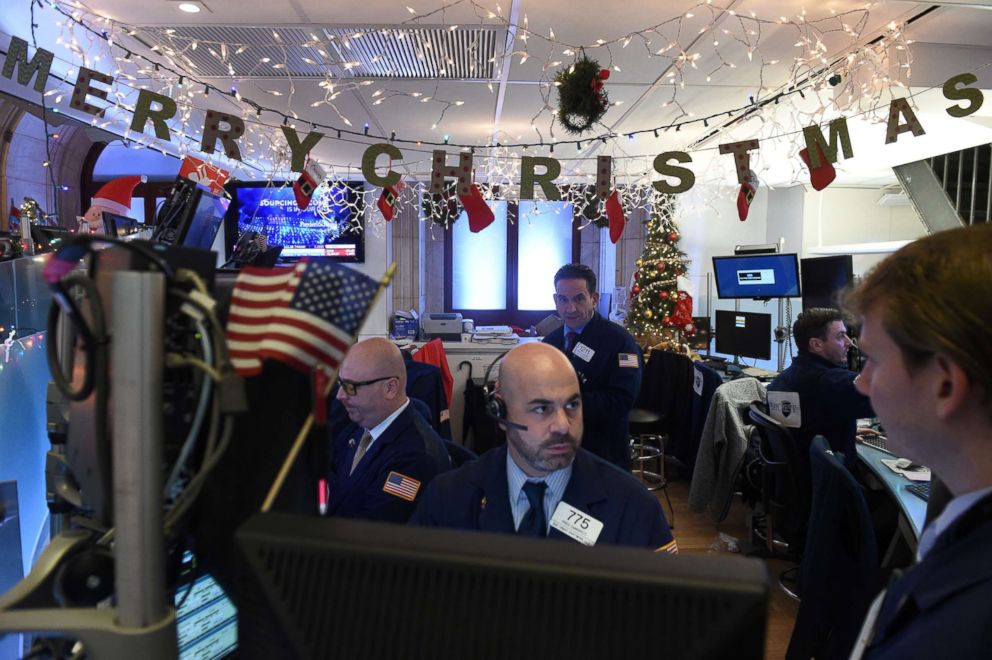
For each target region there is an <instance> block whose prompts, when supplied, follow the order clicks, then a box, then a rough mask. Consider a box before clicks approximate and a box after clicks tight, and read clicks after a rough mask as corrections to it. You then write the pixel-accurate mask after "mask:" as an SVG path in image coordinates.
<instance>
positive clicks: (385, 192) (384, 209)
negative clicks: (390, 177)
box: [376, 181, 406, 222]
mask: <svg viewBox="0 0 992 660" xmlns="http://www.w3.org/2000/svg"><path fill="white" fill-rule="evenodd" d="M404 188H406V184H405V183H403V182H402V181H400V182H398V183H397V184H396V185H395V186H386V187H385V188H383V189H382V194H381V195H379V201H378V202H376V206H378V207H379V211H380V212H381V213H382V217H383V218H385V219H386V222H389V221H390V220H392V219H393V216H395V215H396V200H398V199H399V198H400V193H402V192H403V189H404Z"/></svg>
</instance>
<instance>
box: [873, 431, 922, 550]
mask: <svg viewBox="0 0 992 660" xmlns="http://www.w3.org/2000/svg"><path fill="white" fill-rule="evenodd" d="M857 448H858V459H859V461H860V462H861V465H863V466H864V467H865V468H866V469H865V470H863V471H862V472H863V473H864V476H865V477H866V481H867V482H868V484H867V485H868V487H869V488H871V489H872V490H881V489H884V490H885V491H887V492H888V494H889V495H890V496H891V499H892V500H893V501H894V502H895V504H896V505H897V507H898V509H899V528H898V530H897V532H896V534H895V535H894V536H893V538H892V540H891V541H890V543H889V548H888V550H887V551H886V553H885V559H883V561H882V564H883V566H884V565H888V564H889V563H890V562H889V561H887V560H889V559H890V558H891V557H892V556H893V554H894V552H895V546H896V545H897V544H898V541H899V538H898V537H900V536H901V537H902V539H903V540H904V541H905V542H906V545H907V546H908V547H909V550H910V551H911V552H912V553H913V554H914V555H915V554H916V545H917V542H918V541H919V539H920V533H921V532H922V531H923V524H924V522H925V520H926V515H927V503H926V502H925V501H923V500H922V499H920V498H919V497H917V496H916V495H913V494H912V493H910V492H909V491H907V490H906V486H908V485H909V484H911V483H913V482H911V481H910V480H909V479H907V478H906V477H904V476H902V475H900V474H896V473H895V472H893V471H892V470H890V469H889V468H887V467H886V466H885V465H883V464H882V459H883V458H892V457H893V456H892V454H887V453H886V452H884V451H881V450H879V449H875V448H874V447H869V446H868V445H863V444H861V443H860V442H859V443H858V444H857ZM879 540H880V541H881V539H879Z"/></svg>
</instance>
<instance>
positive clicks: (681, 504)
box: [656, 481, 799, 660]
mask: <svg viewBox="0 0 992 660" xmlns="http://www.w3.org/2000/svg"><path fill="white" fill-rule="evenodd" d="M656 494H657V495H658V498H659V500H660V501H661V505H662V507H663V508H664V509H665V515H666V516H670V514H669V511H668V503H667V502H666V501H665V497H664V495H663V494H662V491H657V492H656ZM668 495H669V497H670V498H671V500H672V507H673V509H674V510H675V529H674V530H673V532H674V534H675V540H676V541H678V545H679V552H680V553H682V554H709V553H711V552H714V551H724V552H725V551H726V550H723V549H720V550H716V549H715V548H714V546H715V544H716V542H717V540H718V534H719V533H723V534H725V535H727V536H730V537H733V538H734V539H736V540H737V541H739V542H740V543H741V544H744V543H745V542H746V541H747V525H746V520H745V508H744V506H743V504H741V503H740V501H736V502H735V503H734V505H733V506H732V507H731V509H730V513H729V514H728V515H727V518H726V519H725V520H724V521H723V522H722V523H719V524H716V523H714V522H713V521H712V520H711V519H710V517H709V515H708V514H705V513H693V512H692V511H689V507H688V502H689V482H688V481H675V482H672V483H670V484H669V485H668ZM764 561H765V562H766V563H767V565H768V572H769V574H770V575H771V576H772V580H773V588H772V591H771V601H770V605H769V612H768V633H767V636H766V638H765V658H766V659H768V660H771V659H773V658H774V659H776V660H778V659H780V658H784V657H785V651H786V649H787V648H788V646H789V637H790V636H791V635H792V627H793V625H794V624H795V621H796V611H797V610H798V608H799V603H798V602H796V601H795V600H793V599H792V598H791V597H789V596H788V595H787V594H786V593H785V592H784V591H782V589H781V588H780V587H779V585H778V576H779V575H781V573H782V572H783V571H784V570H786V569H787V568H790V567H791V566H794V565H795V564H791V563H788V562H784V561H780V560H764Z"/></svg>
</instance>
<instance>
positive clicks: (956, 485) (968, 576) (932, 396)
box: [850, 224, 992, 660]
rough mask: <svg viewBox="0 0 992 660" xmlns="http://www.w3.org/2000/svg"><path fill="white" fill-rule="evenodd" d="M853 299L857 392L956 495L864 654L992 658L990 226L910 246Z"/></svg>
mask: <svg viewBox="0 0 992 660" xmlns="http://www.w3.org/2000/svg"><path fill="white" fill-rule="evenodd" d="M850 304H851V306H852V308H853V309H854V311H855V312H857V313H859V314H860V315H862V316H863V317H864V320H865V324H864V330H863V332H862V335H861V348H862V350H863V352H864V353H865V354H866V355H867V361H866V362H865V366H864V369H863V370H862V372H861V375H860V376H859V377H858V381H857V387H858V389H859V390H860V391H861V392H863V393H864V394H865V395H867V396H868V397H870V398H871V402H872V405H873V406H874V408H875V412H876V413H878V417H879V420H880V421H881V422H882V424H883V425H884V427H885V432H886V435H887V437H888V446H889V448H890V449H891V450H892V451H893V452H894V453H896V454H897V455H900V456H905V457H907V458H909V459H911V460H912V461H914V462H916V463H920V464H923V465H927V466H928V467H930V468H931V469H932V470H933V473H934V474H935V475H937V476H939V477H940V479H941V480H942V481H943V482H944V483H945V484H946V486H947V488H948V489H949V490H950V492H951V494H952V495H953V496H954V499H952V500H951V501H950V502H948V504H947V505H946V507H945V508H944V510H943V513H941V514H940V515H939V516H938V517H937V518H935V519H934V520H933V521H931V522H930V524H929V525H927V527H926V528H925V529H924V530H923V534H922V535H921V537H920V543H919V549H918V552H917V556H918V558H919V563H918V564H917V565H916V566H914V567H912V568H911V569H909V571H908V572H907V573H906V574H904V575H902V576H901V577H899V578H898V579H896V580H894V581H893V582H892V583H891V584H890V585H889V588H888V590H887V592H886V593H885V594H884V600H880V601H877V602H876V604H878V603H880V608H879V609H877V610H876V609H875V608H873V610H872V611H871V612H870V613H869V616H868V621H867V623H866V626H865V629H864V630H863V631H862V635H863V642H862V645H863V644H864V643H867V649H866V650H865V653H864V657H866V658H871V659H873V660H878V659H886V658H892V659H895V658H899V659H902V658H937V657H940V658H988V657H992V608H990V607H989V603H990V602H992V559H990V554H989V552H990V548H992V337H990V335H989V326H988V319H989V318H992V226H990V225H987V224H981V225H972V226H969V227H962V228H960V229H952V230H949V231H942V232H938V233H936V234H933V235H931V236H927V237H925V238H922V239H920V240H918V241H915V242H913V243H910V244H909V245H906V246H905V247H903V248H902V249H900V250H899V251H898V252H896V253H895V254H893V255H891V256H889V257H888V258H887V259H885V260H884V261H883V262H882V263H880V264H879V265H878V266H877V267H876V268H875V269H874V270H873V271H872V272H871V273H870V274H869V275H868V277H867V278H866V279H865V281H864V282H863V283H862V284H861V286H860V287H859V288H858V289H857V290H856V291H855V292H854V294H853V296H852V297H851V300H850ZM860 651H861V648H856V649H855V655H854V656H852V657H858V656H859V655H860Z"/></svg>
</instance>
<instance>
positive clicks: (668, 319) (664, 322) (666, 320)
mask: <svg viewBox="0 0 992 660" xmlns="http://www.w3.org/2000/svg"><path fill="white" fill-rule="evenodd" d="M661 324H662V325H671V324H672V317H671V316H667V315H666V316H663V317H661Z"/></svg>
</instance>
